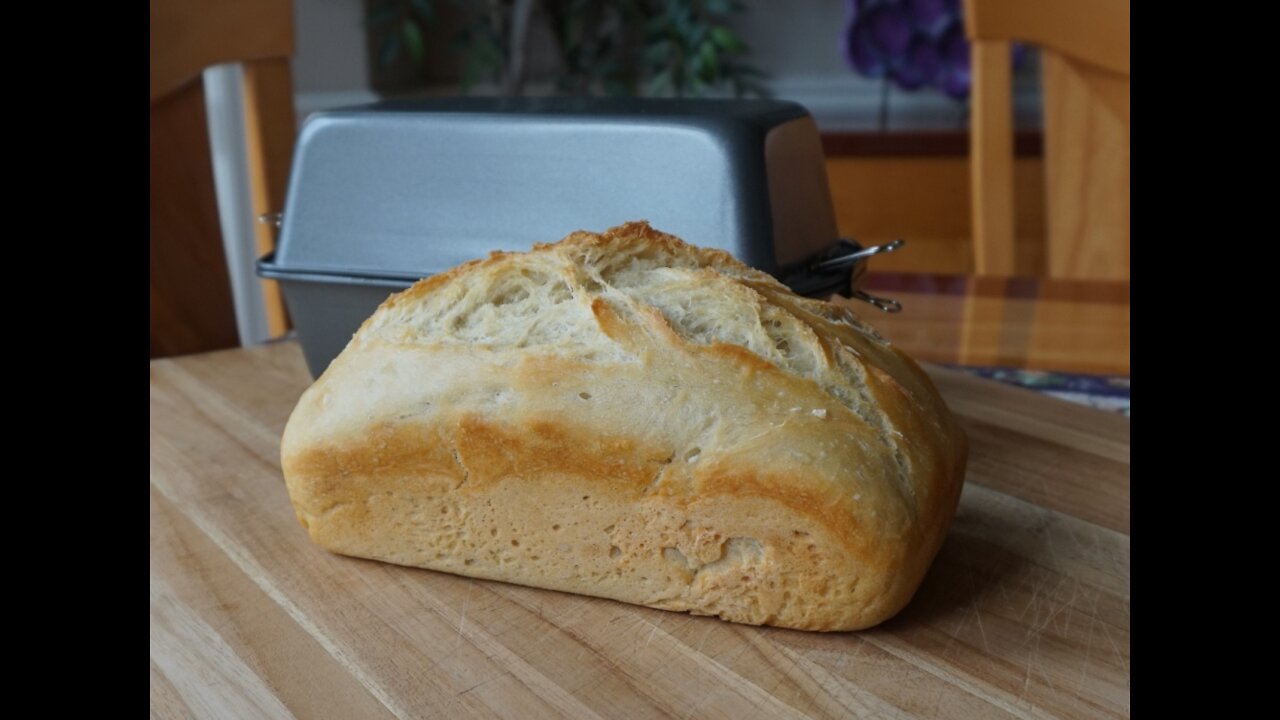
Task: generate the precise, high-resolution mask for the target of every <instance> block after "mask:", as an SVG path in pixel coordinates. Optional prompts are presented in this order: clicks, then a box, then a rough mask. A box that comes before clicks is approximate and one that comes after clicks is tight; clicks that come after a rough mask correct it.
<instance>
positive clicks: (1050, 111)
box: [965, 0, 1130, 280]
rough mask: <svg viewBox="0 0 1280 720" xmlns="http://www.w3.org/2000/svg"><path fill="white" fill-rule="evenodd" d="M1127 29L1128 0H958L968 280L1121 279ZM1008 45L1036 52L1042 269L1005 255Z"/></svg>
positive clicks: (1125, 257)
mask: <svg viewBox="0 0 1280 720" xmlns="http://www.w3.org/2000/svg"><path fill="white" fill-rule="evenodd" d="M1129 25H1130V7H1129V0H965V26H966V31H967V33H968V35H969V39H970V41H971V43H972V46H973V96H972V100H971V107H972V118H971V129H970V134H971V135H970V137H971V148H970V153H971V155H970V157H971V174H972V181H973V197H972V202H973V225H974V227H973V234H974V268H975V270H976V271H977V272H978V274H980V275H1014V274H1040V273H1041V272H1044V271H1047V273H1048V275H1049V276H1050V277H1060V278H1078V279H1105V280H1128V279H1129V277H1130V270H1129V264H1130V261H1129V227H1130V202H1129V182H1130V170H1129V168H1130V109H1129V108H1130V67H1129V56H1130V37H1129ZM1013 41H1018V42H1024V43H1029V44H1033V45H1038V46H1041V47H1042V48H1043V49H1044V105H1045V107H1044V122H1045V128H1044V130H1045V173H1046V182H1045V187H1046V194H1047V198H1046V204H1047V206H1048V207H1047V218H1048V227H1047V228H1046V231H1047V232H1046V237H1047V239H1048V249H1047V252H1046V253H1045V257H1046V258H1047V268H1028V267H1022V266H1020V263H1019V259H1018V253H1017V252H1016V250H1015V248H1016V245H1015V242H1014V223H1013V217H1014V216H1013V192H1014V188H1013V127H1012V124H1013V115H1012V86H1011V80H1012V78H1011V68H1010V47H1011V42H1013Z"/></svg>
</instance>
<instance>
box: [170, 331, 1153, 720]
mask: <svg viewBox="0 0 1280 720" xmlns="http://www.w3.org/2000/svg"><path fill="white" fill-rule="evenodd" d="M932 373H933V375H934V378H935V380H936V381H937V383H938V386H939V388H940V389H941V391H942V393H943V395H944V396H945V397H946V398H947V400H948V402H949V403H950V404H951V407H952V408H953V409H954V410H955V411H956V412H957V413H958V414H959V415H960V416H961V418H962V419H963V421H964V423H965V426H966V428H967V430H968V432H969V436H970V439H971V442H972V458H971V461H970V465H969V474H968V484H967V486H966V488H965V491H964V497H963V499H962V501H961V506H960V513H959V515H958V517H957V518H956V521H955V524H954V525H953V527H952V530H951V534H950V536H949V537H948V539H947V542H946V545H945V546H944V547H943V549H942V552H941V554H940V555H939V557H938V560H937V562H936V563H935V565H934V567H933V569H932V570H931V572H930V574H929V577H928V578H927V579H926V581H925V584H924V587H923V588H922V589H921V591H920V593H919V595H918V596H917V597H916V599H915V600H914V601H913V602H912V604H911V605H910V606H909V607H908V608H907V610H905V611H904V612H903V613H902V614H901V615H900V616H898V617H897V618H895V619H893V620H891V621H890V622H888V623H886V624H885V625H883V626H881V627H879V628H876V629H873V630H870V631H866V632H861V633H842V634H818V633H805V632H797V631H790V630H777V629H771V628H757V627H748V626H743V625H733V624H730V623H725V622H721V621H719V620H715V619H711V618H701V617H691V616H688V615H678V614H674V613H668V612H663V611H660V610H649V609H646V608H639V607H632V606H629V605H623V604H621V603H616V602H611V601H608V600H597V599H592V598H583V597H577V596H572V595H565V594H561V593H556V592H549V591H543V590H534V589H529V588H521V587H515V586H511V585H504V584H501V583H494V582H484V581H476V580H468V579H465V578H460V577H454V576H450V575H443V574H439V573H434V572H430V571H426V570H415V569H409V568H402V567H396V566H392V565H385V564H382V563H377V562H370V561H364V560H355V559H351V558H345V557H338V556H336V555H330V554H328V553H326V552H324V551H322V550H320V549H319V548H317V547H315V546H313V545H312V544H311V543H310V542H309V541H308V539H307V537H306V534H305V533H304V532H303V531H302V529H301V528H300V527H298V524H297V521H296V520H295V519H294V516H293V511H292V510H291V509H290V507H289V500H288V498H287V496H286V494H285V489H284V483H283V481H282V479H281V476H280V467H279V461H278V444H279V438H280V432H281V429H282V428H283V426H284V422H285V419H286V418H287V417H288V414H289V411H290V410H291V409H292V407H293V403H294V401H295V400H296V398H297V397H298V394H299V393H300V392H301V391H302V389H303V388H304V387H306V385H307V383H308V382H309V379H308V377H307V374H306V371H305V369H304V368H303V364H302V357H301V354H300V353H299V351H298V348H297V347H296V346H295V345H293V344H281V345H275V346H269V347H264V348H257V349H252V350H233V351H227V352H222V353H216V354H210V355H200V356H191V357H186V358H182V359H178V360H164V361H158V362H155V363H153V364H152V365H151V433H150V434H151V501H150V502H151V546H150V559H151V606H150V649H151V656H150V657H151V661H150V673H151V713H152V716H158V717H181V716H198V717H236V718H248V717H261V716H269V717H277V716H280V717H283V716H288V715H290V714H292V715H296V716H299V717H336V718H380V717H391V716H398V717H402V718H410V717H441V718H457V717H473V716H502V717H508V718H521V719H522V720H523V719H524V718H541V717H575V718H627V719H628V720H631V719H633V718H646V717H664V716H676V717H686V718H732V719H733V720H747V719H748V718H769V719H770V720H773V719H777V718H796V717H821V718H826V717H833V718H834V717H870V716H874V717H886V718H889V717H960V718H999V717H1020V718H1041V717H1081V718H1083V717H1089V718H1093V717H1115V716H1127V715H1128V714H1129V710H1130V688H1129V642H1130V641H1129V614H1130V610H1129V562H1130V550H1129V462H1130V461H1129V455H1130V450H1129V422H1128V421H1127V420H1125V419H1123V418H1120V417H1117V416H1113V415H1109V414H1106V413H1102V412H1099V411H1095V410H1090V409H1087V408H1083V407H1076V406H1073V405H1068V404H1066V403H1062V402H1059V401H1056V400H1052V399H1048V398H1043V397H1040V396H1038V395H1035V394H1033V393H1030V392H1027V391H1024V390H1020V389H1016V388H1011V387H1005V386H1001V385H997V384H994V383H991V382H988V381H984V380H979V379H974V378H970V377H967V376H964V375H961V374H958V373H955V372H950V371H945V370H933V371H932Z"/></svg>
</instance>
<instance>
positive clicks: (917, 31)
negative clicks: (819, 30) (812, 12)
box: [841, 0, 1025, 100]
mask: <svg viewBox="0 0 1280 720" xmlns="http://www.w3.org/2000/svg"><path fill="white" fill-rule="evenodd" d="M845 7H846V8H848V14H849V21H848V23H847V24H846V25H845V27H844V32H843V33H842V34H841V50H842V51H843V54H844V59H845V62H846V63H848V65H849V67H851V68H853V70H854V71H856V72H857V73H858V74H860V75H864V76H866V77H873V78H881V77H886V76H887V77H889V78H890V79H891V80H893V81H894V82H895V83H896V84H897V85H898V86H899V87H901V88H903V89H904V90H917V89H920V88H923V87H934V88H937V89H938V90H941V91H942V92H944V93H946V94H947V95H949V96H951V97H953V98H956V99H957V100H963V99H964V98H967V97H968V96H969V87H970V84H971V77H972V76H971V72H970V69H969V42H968V40H966V39H965V36H964V17H963V15H962V14H961V7H960V0H846V2H845ZM1024 55H1025V48H1023V47H1022V46H1020V45H1014V52H1013V58H1012V62H1013V63H1014V67H1018V66H1019V65H1021V64H1022V60H1023V56H1024Z"/></svg>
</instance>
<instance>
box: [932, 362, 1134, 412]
mask: <svg viewBox="0 0 1280 720" xmlns="http://www.w3.org/2000/svg"><path fill="white" fill-rule="evenodd" d="M952 367H954V368H955V369H956V370H960V371H962V372H966V373H969V374H970V375H977V376H979V377H984V378H989V379H991V380H999V381H1000V382H1003V383H1009V384H1010V385H1018V386H1021V387H1024V388H1027V389H1029V390H1035V391H1036V392H1042V393H1044V394H1046V395H1052V396H1054V397H1057V398H1062V399H1063V400H1067V401H1069V402H1073V403H1079V404H1081V405H1089V406H1091V407H1096V408H1099V409H1102V410H1109V411H1111V412H1116V413H1120V414H1121V415H1124V416H1125V417H1129V400H1130V393H1129V378H1127V377H1108V376H1105V375H1085V374H1080V373H1059V372H1044V371H1041V370H1022V369H1019V368H1006V367H968V366H964V365H953V366H952Z"/></svg>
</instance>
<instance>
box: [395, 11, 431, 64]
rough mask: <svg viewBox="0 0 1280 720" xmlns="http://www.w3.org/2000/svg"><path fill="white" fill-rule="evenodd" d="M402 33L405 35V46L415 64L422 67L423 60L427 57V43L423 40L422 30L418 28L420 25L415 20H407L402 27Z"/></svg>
mask: <svg viewBox="0 0 1280 720" xmlns="http://www.w3.org/2000/svg"><path fill="white" fill-rule="evenodd" d="M400 33H401V34H402V35H404V46H405V49H407V50H408V51H409V57H410V58H411V59H412V60H413V64H414V65H421V64H422V60H423V58H425V57H426V55H427V47H426V42H425V41H424V40H423V39H422V28H420V27H418V23H416V22H414V21H413V20H405V21H404V24H403V25H401V26H400Z"/></svg>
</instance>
